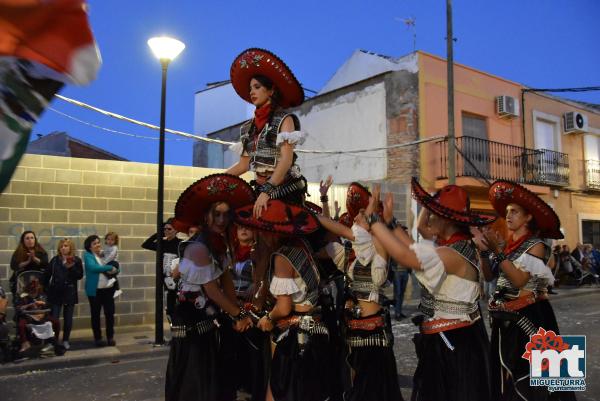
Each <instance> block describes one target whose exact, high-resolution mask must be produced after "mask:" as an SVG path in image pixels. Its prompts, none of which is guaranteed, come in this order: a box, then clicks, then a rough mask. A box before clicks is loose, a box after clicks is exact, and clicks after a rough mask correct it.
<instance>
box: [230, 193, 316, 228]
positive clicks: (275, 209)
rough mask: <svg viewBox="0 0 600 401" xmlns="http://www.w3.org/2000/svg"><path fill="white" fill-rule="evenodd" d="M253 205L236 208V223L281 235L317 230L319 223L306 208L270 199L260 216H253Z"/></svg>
mask: <svg viewBox="0 0 600 401" xmlns="http://www.w3.org/2000/svg"><path fill="white" fill-rule="evenodd" d="M253 210H254V205H247V206H244V207H241V208H238V209H236V210H235V212H234V219H235V222H236V223H237V224H240V225H242V226H246V227H250V228H254V229H257V230H260V231H269V232H272V233H276V234H283V235H308V234H312V233H313V232H315V231H317V230H318V229H319V228H320V227H321V224H320V223H319V220H318V219H317V217H316V216H315V215H314V214H313V212H312V211H310V210H309V209H308V208H305V207H302V206H298V205H292V204H288V203H285V202H282V201H280V200H270V201H269V202H268V204H267V209H266V210H264V211H263V212H262V215H261V216H260V218H258V219H256V218H254V216H253Z"/></svg>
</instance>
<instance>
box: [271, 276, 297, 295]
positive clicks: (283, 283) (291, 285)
mask: <svg viewBox="0 0 600 401" xmlns="http://www.w3.org/2000/svg"><path fill="white" fill-rule="evenodd" d="M269 291H271V294H273V295H275V296H277V295H292V294H295V293H297V292H299V291H300V288H299V287H298V284H296V281H294V279H293V278H281V277H277V276H275V277H273V279H272V280H271V285H270V286H269Z"/></svg>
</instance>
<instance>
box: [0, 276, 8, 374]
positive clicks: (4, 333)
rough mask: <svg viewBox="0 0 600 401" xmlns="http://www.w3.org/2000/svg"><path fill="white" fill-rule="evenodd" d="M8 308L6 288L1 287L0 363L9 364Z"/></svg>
mask: <svg viewBox="0 0 600 401" xmlns="http://www.w3.org/2000/svg"><path fill="white" fill-rule="evenodd" d="M7 308H8V299H7V298H6V293H5V292H4V288H2V286H1V285H0V363H4V362H8V360H9V357H10V347H9V338H8V324H7V323H6V309H7Z"/></svg>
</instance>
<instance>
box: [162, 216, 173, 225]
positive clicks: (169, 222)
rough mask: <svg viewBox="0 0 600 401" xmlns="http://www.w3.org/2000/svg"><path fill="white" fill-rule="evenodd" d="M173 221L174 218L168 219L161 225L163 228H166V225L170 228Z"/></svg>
mask: <svg viewBox="0 0 600 401" xmlns="http://www.w3.org/2000/svg"><path fill="white" fill-rule="evenodd" d="M173 220H175V218H174V217H169V218H168V219H167V221H165V222H164V223H163V226H166V225H167V224H168V225H171V226H172V225H173Z"/></svg>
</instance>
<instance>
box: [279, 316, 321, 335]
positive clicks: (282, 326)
mask: <svg viewBox="0 0 600 401" xmlns="http://www.w3.org/2000/svg"><path fill="white" fill-rule="evenodd" d="M275 324H276V325H277V328H278V329H279V330H281V331H285V330H288V329H289V328H291V327H298V328H299V329H300V330H302V331H304V332H307V333H309V334H322V335H329V330H328V329H327V327H326V326H325V325H324V324H323V323H322V322H321V318H320V317H318V316H310V315H292V316H289V317H285V318H283V319H279V320H278V321H277V322H276V323H275Z"/></svg>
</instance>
